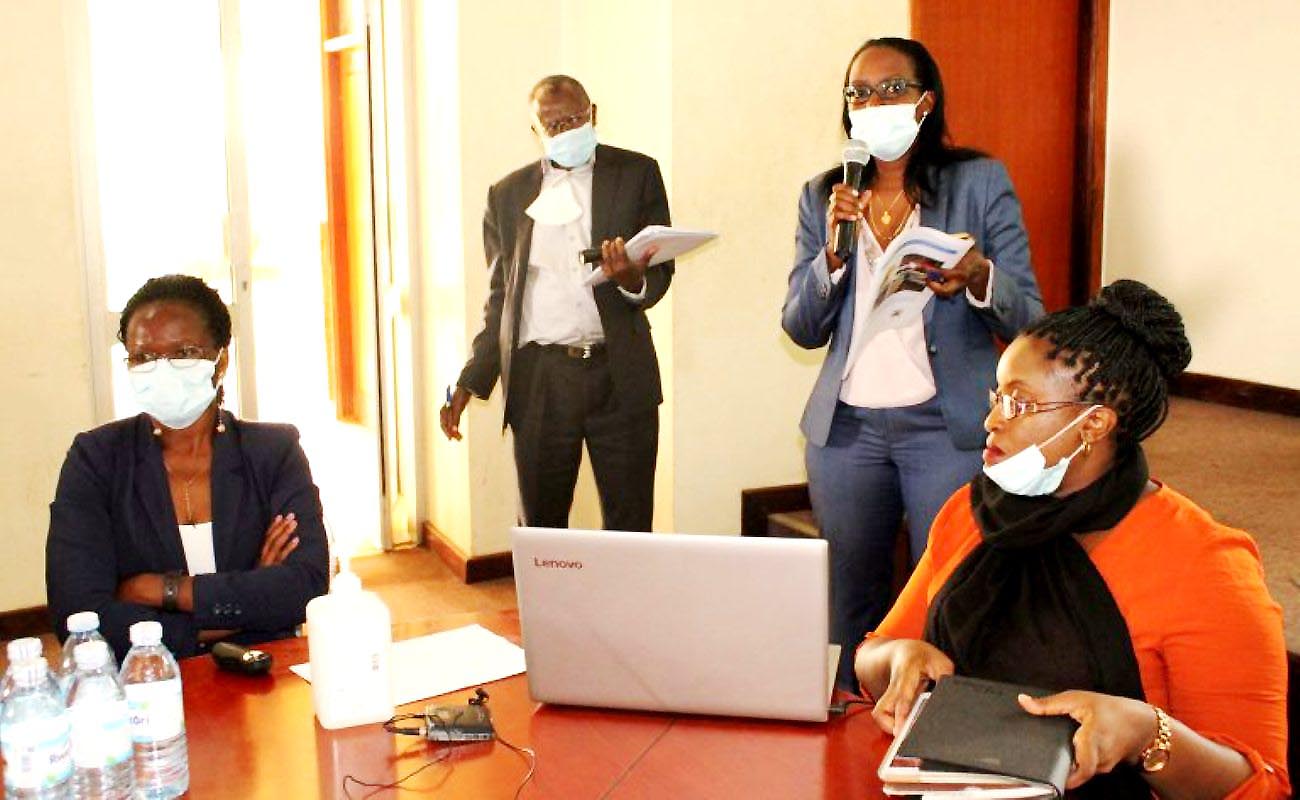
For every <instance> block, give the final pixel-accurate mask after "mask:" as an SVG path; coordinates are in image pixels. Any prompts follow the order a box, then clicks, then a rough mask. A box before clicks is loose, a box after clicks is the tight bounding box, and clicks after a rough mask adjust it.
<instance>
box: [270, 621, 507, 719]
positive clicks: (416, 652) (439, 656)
mask: <svg viewBox="0 0 1300 800" xmlns="http://www.w3.org/2000/svg"><path fill="white" fill-rule="evenodd" d="M389 663H390V668H391V670H392V676H393V702H394V704H396V705H399V706H400V705H405V704H407V703H414V702H415V701H416V700H424V699H426V698H429V697H437V696H438V695H440V694H446V693H447V692H454V691H457V690H459V689H464V688H466V687H469V686H478V685H480V684H484V683H488V682H490V681H497V680H501V679H502V678H509V677H510V676H511V675H518V674H520V673H521V672H523V671H524V650H523V648H522V647H520V646H518V645H516V644H514V643H512V642H510V641H508V640H506V639H504V638H502V637H500V636H498V635H496V634H495V633H493V632H492V631H489V630H488V629H486V628H484V627H483V626H481V625H466V626H465V627H463V628H456V629H455V630H450V631H443V632H442V633H431V634H429V635H428V636H420V637H417V638H415V639H404V640H403V641H400V642H393V649H392V651H391V654H390V657H389ZM289 670H290V671H291V672H293V673H294V674H295V675H297V676H298V677H300V678H302V679H303V680H305V681H307V682H309V683H310V682H311V665H310V664H295V665H293V666H291V667H289Z"/></svg>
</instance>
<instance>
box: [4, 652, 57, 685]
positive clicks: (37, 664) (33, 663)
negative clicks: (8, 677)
mask: <svg viewBox="0 0 1300 800" xmlns="http://www.w3.org/2000/svg"><path fill="white" fill-rule="evenodd" d="M13 670H14V672H13V675H14V683H15V684H17V685H19V686H28V687H30V686H37V685H39V684H41V683H43V682H44V681H45V676H46V675H49V673H50V668H49V666H48V665H47V664H46V663H45V659H44V658H42V657H41V656H36V657H35V658H29V659H27V660H26V661H19V662H18V663H17V664H14V666H13Z"/></svg>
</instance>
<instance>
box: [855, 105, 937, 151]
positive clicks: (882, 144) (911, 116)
mask: <svg viewBox="0 0 1300 800" xmlns="http://www.w3.org/2000/svg"><path fill="white" fill-rule="evenodd" d="M922 99H925V94H922V95H921V99H918V100H917V101H916V102H915V103H895V104H893V105H879V106H863V107H862V108H852V109H849V127H850V129H851V133H850V134H849V138H852V139H857V140H859V141H862V142H866V145H867V150H868V151H870V152H871V157H872V158H878V159H880V160H881V161H897V160H898V159H900V158H902V157H903V154H904V153H906V152H907V151H908V149H910V148H911V146H912V143H913V142H915V141H916V135H917V134H918V133H920V131H921V123H922V122H924V121H925V117H926V116H927V115H928V114H927V115H922V116H921V119H919V120H918V119H917V118H916V108H917V106H919V105H920V104H921V100H922Z"/></svg>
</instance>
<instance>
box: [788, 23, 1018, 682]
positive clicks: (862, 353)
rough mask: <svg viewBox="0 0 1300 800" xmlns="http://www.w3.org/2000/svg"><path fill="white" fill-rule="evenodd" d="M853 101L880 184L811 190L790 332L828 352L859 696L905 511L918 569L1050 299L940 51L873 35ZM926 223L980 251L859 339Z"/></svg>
mask: <svg viewBox="0 0 1300 800" xmlns="http://www.w3.org/2000/svg"><path fill="white" fill-rule="evenodd" d="M844 95H845V99H844V106H843V112H842V117H843V124H844V131H845V133H846V134H849V135H850V136H851V138H853V139H858V140H861V141H863V142H864V143H865V144H866V145H867V148H868V149H869V151H870V153H871V159H870V161H869V162H868V163H867V166H866V169H865V187H866V188H865V189H864V190H862V191H861V192H858V191H856V190H855V189H854V188H853V187H849V186H846V185H844V184H842V183H839V182H838V181H839V179H840V175H841V170H840V169H839V168H835V169H832V170H829V171H827V172H825V173H823V174H821V175H818V176H817V177H815V178H813V179H812V180H810V181H808V183H807V184H805V185H804V188H803V194H802V195H801V197H800V200H799V227H798V230H797V231H796V234H795V245H796V261H795V266H794V269H793V271H792V272H791V273H790V285H789V290H788V291H787V293H786V299H785V306H784V308H783V309H782V314H781V325H782V327H783V328H784V329H785V331H786V333H787V334H788V335H789V336H790V338H791V339H792V340H793V341H794V342H795V343H796V344H798V345H800V346H801V347H806V348H810V349H811V348H818V347H823V346H825V345H826V344H827V343H829V344H830V349H829V350H828V352H827V354H826V361H825V363H824V364H823V365H822V369H821V373H820V375H819V376H818V378H817V383H816V385H815V386H814V388H813V392H812V396H811V397H810V398H809V400H808V404H807V407H806V408H805V410H804V414H803V420H802V422H801V424H800V427H801V429H802V430H803V433H804V436H805V437H806V438H807V451H806V462H807V469H808V487H809V492H810V494H811V498H812V505H813V512H814V514H815V516H816V518H817V522H818V525H819V526H820V528H821V531H822V535H823V536H825V538H826V539H827V540H828V541H829V543H830V553H831V605H832V617H831V619H832V622H831V624H832V637H833V638H834V640H835V641H836V642H837V643H839V644H840V645H842V648H843V652H842V660H841V666H840V672H839V682H840V684H841V686H844V687H845V688H853V684H852V681H853V678H852V676H853V671H852V660H853V648H854V646H856V645H857V643H858V642H860V641H862V638H863V636H864V635H865V634H866V632H867V631H869V630H871V629H872V628H873V627H875V625H876V624H877V623H878V622H879V621H880V619H881V618H882V617H883V616H884V613H885V611H886V610H887V608H888V603H889V588H890V585H891V580H892V563H893V562H892V550H893V540H894V535H895V532H896V531H897V530H898V527H899V524H900V521H901V520H902V519H903V517H904V514H906V519H907V522H908V528H909V534H910V539H911V551H912V552H911V556H912V562H913V563H915V562H916V560H917V559H918V558H919V557H920V555H921V552H922V550H923V549H924V548H925V542H926V535H927V533H928V531H929V528H930V523H931V521H932V520H933V519H934V516H935V514H936V513H937V512H938V510H939V507H940V506H941V505H942V504H943V502H944V501H945V500H947V499H948V497H949V496H950V495H951V494H952V493H953V492H954V491H956V489H957V488H958V487H960V486H962V485H963V484H965V483H966V482H967V481H969V480H970V478H971V477H972V476H973V475H974V474H975V473H976V472H977V471H978V470H979V468H980V449H981V447H982V445H983V442H984V431H983V428H982V421H983V418H984V415H985V412H986V410H987V408H988V395H987V393H988V390H989V389H990V387H992V386H993V385H994V383H995V381H994V369H995V366H996V364H997V352H998V351H997V346H996V339H1002V340H1003V341H1010V340H1011V339H1012V338H1014V337H1015V334H1016V332H1017V331H1018V330H1019V329H1020V328H1021V327H1022V326H1024V325H1025V324H1027V323H1028V322H1030V321H1031V320H1033V319H1034V318H1035V317H1037V316H1039V315H1040V314H1042V311H1043V307H1042V300H1041V297H1040V295H1039V291H1038V285H1037V283H1036V281H1035V279H1034V273H1033V270H1032V268H1031V267H1030V262H1029V243H1028V237H1027V236H1026V233H1025V227H1024V223H1023V221H1022V219H1021V213H1020V203H1019V201H1018V200H1017V199H1016V195H1015V191H1014V190H1013V189H1012V187H1011V181H1010V179H1009V178H1008V176H1007V172H1006V169H1005V168H1004V167H1003V166H1002V164H1001V163H999V162H997V161H995V160H993V159H990V158H987V157H984V156H983V155H981V154H980V153H977V152H974V151H971V150H964V149H960V148H954V147H952V146H950V145H949V144H947V141H946V139H947V131H946V123H945V119H944V91H943V82H942V80H941V79H940V76H939V68H938V65H937V64H936V63H935V62H934V59H933V58H932V57H931V56H930V53H929V52H928V51H927V50H926V49H925V47H924V46H923V45H922V44H920V43H919V42H916V41H912V40H910V39H897V38H883V39H873V40H871V41H868V42H867V43H865V44H864V45H862V47H860V48H858V50H857V52H856V53H854V55H853V58H852V59H851V60H850V62H849V68H848V70H847V72H846V75H845V89H844ZM842 221H848V222H853V223H857V226H858V238H857V241H856V243H855V244H856V247H855V252H854V254H853V255H851V256H849V257H848V258H847V259H841V258H840V257H839V256H837V255H836V253H835V252H834V248H833V244H832V240H833V237H832V236H831V235H830V233H831V231H833V230H834V227H835V225H836V224H837V223H839V222H842ZM917 225H921V226H925V227H930V228H936V229H938V230H941V231H946V232H948V233H953V234H958V233H961V234H966V235H968V236H970V237H971V238H973V239H974V242H975V244H974V247H972V248H971V250H970V252H968V253H967V254H966V256H965V257H963V258H962V259H961V261H960V262H959V263H957V264H956V265H955V266H954V267H953V268H952V269H950V270H945V271H943V272H942V274H940V273H939V272H937V271H932V272H931V273H930V276H929V277H930V279H929V280H927V282H926V290H927V291H928V293H929V294H927V298H928V299H927V300H926V301H925V306H924V309H923V311H922V313H921V314H920V315H919V316H917V317H916V318H913V319H910V320H909V321H908V322H907V323H906V324H904V325H902V326H901V327H894V328H889V329H886V330H884V331H882V332H880V333H877V334H875V335H872V336H870V338H866V337H864V336H863V326H862V325H859V327H858V330H857V334H858V335H857V338H858V339H859V341H854V339H855V327H854V320H855V318H857V317H860V316H861V315H862V314H863V313H864V311H865V308H867V307H869V304H870V303H871V301H872V299H873V298H872V297H871V296H870V293H868V292H867V291H866V290H865V289H866V287H867V286H868V285H870V282H871V279H872V275H873V271H874V270H875V269H877V268H879V267H880V266H882V264H881V262H882V261H883V259H882V258H881V255H882V253H883V251H884V250H885V248H887V247H888V246H889V243H890V242H892V241H893V240H894V239H895V238H897V236H898V235H899V234H900V233H902V232H903V231H905V230H908V229H909V228H911V227H915V226H917ZM859 297H861V298H862V299H859ZM864 302H865V305H864Z"/></svg>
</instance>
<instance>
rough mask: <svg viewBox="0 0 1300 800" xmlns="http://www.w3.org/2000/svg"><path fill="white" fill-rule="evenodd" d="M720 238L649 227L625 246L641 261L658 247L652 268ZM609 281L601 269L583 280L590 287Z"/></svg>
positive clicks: (631, 256) (682, 229)
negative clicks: (648, 251)
mask: <svg viewBox="0 0 1300 800" xmlns="http://www.w3.org/2000/svg"><path fill="white" fill-rule="evenodd" d="M716 238H718V234H716V233H714V232H713V231H693V230H687V229H686V228H670V227H668V226H666V225H647V226H645V227H644V228H642V229H641V232H640V233H638V234H637V235H636V236H633V237H632V238H631V239H628V240H627V243H626V244H625V245H624V246H625V247H626V248H627V254H628V256H629V257H630V258H631V259H632V260H633V261H637V260H640V259H641V258H643V257H644V256H645V251H646V250H648V249H650V247H652V246H655V247H658V248H659V250H658V252H656V253H655V254H654V257H653V258H651V259H650V266H652V267H653V266H654V265H655V264H662V263H663V262H665V261H668V260H669V259H673V258H677V257H678V256H681V255H685V254H686V253H689V252H690V251H692V250H694V249H695V248H697V247H699V246H700V245H702V244H704V243H705V242H708V241H710V240H712V239H716ZM608 281H609V278H607V277H606V276H605V273H604V272H602V271H601V270H600V268H599V267H597V268H596V269H593V270H592V271H591V274H590V275H588V276H587V277H586V278H584V279H583V282H584V283H586V285H588V286H599V285H601V284H602V283H606V282H608Z"/></svg>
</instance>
